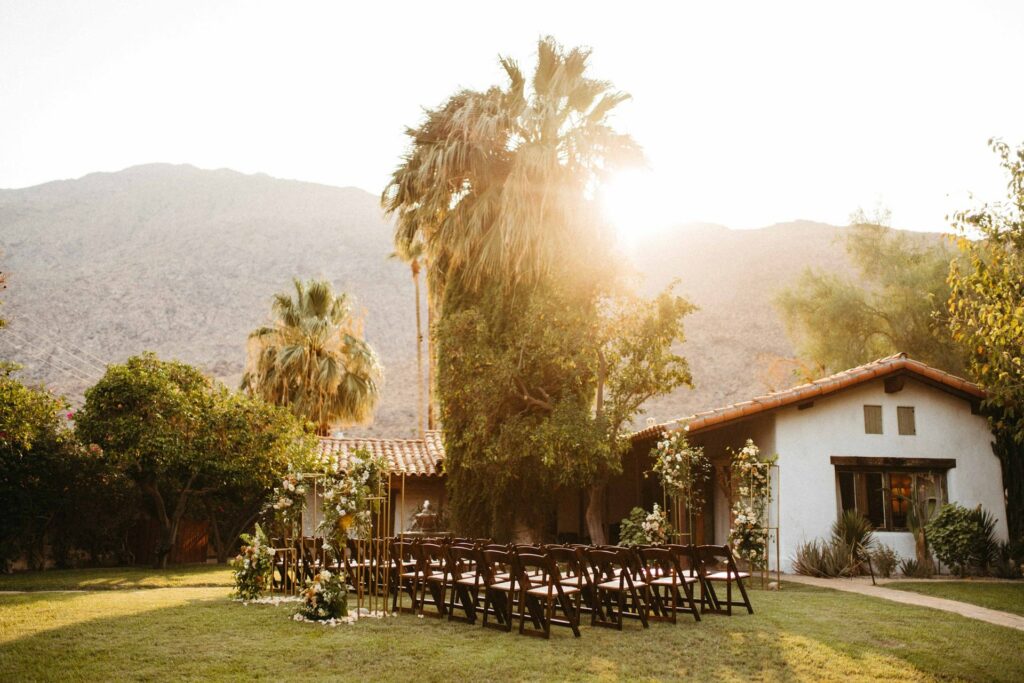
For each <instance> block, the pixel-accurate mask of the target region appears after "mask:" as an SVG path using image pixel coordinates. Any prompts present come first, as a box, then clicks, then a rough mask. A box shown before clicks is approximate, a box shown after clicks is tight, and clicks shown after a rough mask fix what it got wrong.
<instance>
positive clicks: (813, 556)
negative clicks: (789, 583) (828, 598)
mask: <svg viewBox="0 0 1024 683" xmlns="http://www.w3.org/2000/svg"><path fill="white" fill-rule="evenodd" d="M858 564H859V563H858V562H857V560H855V559H854V557H853V547H852V546H850V545H848V544H846V543H845V542H843V540H842V539H838V538H833V539H831V541H819V540H813V541H810V542H808V543H802V544H800V545H799V546H797V549H796V556H795V557H794V558H793V569H794V571H796V573H797V574H803V575H805V576H818V577H822V578H837V577H843V576H853V575H854V574H855V573H856V572H857V565H858Z"/></svg>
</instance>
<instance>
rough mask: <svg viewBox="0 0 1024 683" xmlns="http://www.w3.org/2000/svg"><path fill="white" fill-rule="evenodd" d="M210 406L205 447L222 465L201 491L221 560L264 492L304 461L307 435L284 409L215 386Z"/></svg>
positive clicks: (254, 515)
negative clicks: (217, 477)
mask: <svg viewBox="0 0 1024 683" xmlns="http://www.w3.org/2000/svg"><path fill="white" fill-rule="evenodd" d="M214 398H215V400H214V402H213V404H212V411H211V415H210V419H209V424H208V429H209V430H210V432H211V438H210V442H209V446H208V447H209V448H210V449H211V450H213V451H215V453H216V454H217V456H218V457H219V458H220V459H221V461H222V462H223V463H224V465H223V467H224V471H223V473H222V474H221V476H220V481H219V482H217V485H216V486H214V487H212V488H211V490H210V491H208V492H207V493H206V494H204V495H203V500H202V504H203V507H204V508H205V511H206V515H207V519H208V521H209V523H210V531H211V534H210V535H211V538H212V540H213V546H214V549H215V551H216V553H217V561H218V562H220V563H224V562H227V561H228V558H229V556H230V555H231V554H232V553H233V552H234V551H235V549H236V548H237V546H238V540H239V537H240V536H241V535H242V533H243V532H245V531H247V530H249V529H252V528H253V524H254V523H255V522H256V520H257V519H258V517H259V515H260V512H261V511H262V509H263V506H264V503H265V502H266V500H267V497H268V495H269V494H270V492H271V491H272V490H273V487H274V486H275V485H276V484H279V483H280V480H281V477H283V476H284V475H285V474H286V473H287V472H288V470H289V468H290V467H291V468H293V469H296V470H300V471H301V470H302V469H304V468H305V467H306V466H307V465H309V464H310V463H309V458H310V456H311V455H312V452H313V446H314V443H313V441H314V440H313V438H312V435H311V434H310V433H309V431H307V430H306V429H304V428H303V425H302V423H301V422H300V421H299V420H298V419H296V418H295V417H294V416H293V415H292V414H291V413H290V412H288V411H287V410H286V409H284V408H281V407H278V406H274V405H271V404H269V403H267V402H266V401H264V400H263V399H261V398H259V397H254V396H248V395H246V394H236V393H232V392H229V391H227V390H226V389H224V388H223V387H220V388H219V389H218V390H217V392H216V394H215V397H214Z"/></svg>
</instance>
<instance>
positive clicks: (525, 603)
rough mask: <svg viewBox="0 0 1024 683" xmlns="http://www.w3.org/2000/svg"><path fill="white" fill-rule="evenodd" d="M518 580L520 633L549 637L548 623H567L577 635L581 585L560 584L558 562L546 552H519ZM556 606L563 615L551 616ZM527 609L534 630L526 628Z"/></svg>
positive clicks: (578, 632)
mask: <svg viewBox="0 0 1024 683" xmlns="http://www.w3.org/2000/svg"><path fill="white" fill-rule="evenodd" d="M516 570H517V578H518V583H519V633H520V634H522V635H530V636H537V637H541V638H550V637H551V626H552V624H556V625H559V626H568V627H569V628H571V629H572V633H573V635H574V636H576V637H577V638H579V637H580V609H579V604H580V603H579V600H580V594H581V592H582V591H581V589H579V588H576V587H574V586H564V585H562V576H561V573H560V572H559V571H558V565H557V564H555V561H554V559H553V558H552V557H551V556H550V555H541V554H533V553H526V552H520V553H518V554H517V557H516ZM556 606H557V607H559V608H560V609H561V611H562V614H563V615H564V616H565V618H564V619H557V618H556V617H555V607H556ZM527 610H529V612H530V619H531V621H532V622H533V625H534V630H532V631H528V630H526V615H525V612H526V611H527Z"/></svg>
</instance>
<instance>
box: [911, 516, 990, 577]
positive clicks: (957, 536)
mask: <svg viewBox="0 0 1024 683" xmlns="http://www.w3.org/2000/svg"><path fill="white" fill-rule="evenodd" d="M994 529H995V518H994V517H992V515H990V514H989V513H988V512H986V511H984V510H982V509H981V506H980V505H979V506H978V507H977V508H975V509H973V510H969V509H967V508H965V507H963V506H962V505H958V504H956V503H952V504H949V505H943V506H942V509H940V510H939V514H938V515H936V516H935V519H933V520H932V521H931V522H929V523H928V525H927V527H925V533H926V534H927V537H928V542H929V543H930V544H931V547H932V549H933V550H934V551H935V556H936V557H938V558H939V560H940V561H941V562H942V563H944V564H946V565H947V566H949V567H950V568H951V569H954V570H955V571H956V572H957V573H958V574H959V575H960V576H966V574H967V570H968V568H969V567H972V566H973V567H978V568H979V569H981V570H985V569H987V567H988V565H989V564H990V563H991V562H992V560H993V559H995V552H996V550H997V549H998V543H997V542H996V540H995V538H994Z"/></svg>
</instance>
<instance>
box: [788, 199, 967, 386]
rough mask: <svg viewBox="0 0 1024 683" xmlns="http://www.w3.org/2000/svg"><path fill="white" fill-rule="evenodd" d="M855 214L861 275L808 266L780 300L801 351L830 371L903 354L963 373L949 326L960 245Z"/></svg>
mask: <svg viewBox="0 0 1024 683" xmlns="http://www.w3.org/2000/svg"><path fill="white" fill-rule="evenodd" d="M853 218H854V223H853V224H852V225H851V226H850V227H849V228H848V229H847V234H846V250H847V253H848V254H849V256H850V260H851V261H852V262H853V265H854V266H855V268H856V269H857V272H858V274H859V278H858V279H856V280H855V279H852V278H848V277H843V276H840V275H836V274H834V273H824V272H819V271H814V270H811V269H808V270H807V271H805V272H804V273H803V275H802V276H801V277H800V279H799V280H798V281H797V283H796V284H795V285H794V286H793V287H791V288H789V289H786V290H784V291H782V292H781V293H780V294H779V295H778V296H777V297H776V306H777V307H778V309H779V310H780V312H781V313H782V317H783V321H784V322H785V324H786V327H787V329H788V330H789V333H790V336H791V337H792V338H793V339H794V341H795V342H796V345H797V349H798V353H799V354H800V356H801V357H802V358H804V359H805V360H809V361H811V362H812V363H813V365H815V366H817V374H827V373H829V372H839V371H841V370H845V369H847V368H851V367H854V366H857V365H861V364H863V363H867V362H869V361H872V360H876V359H878V358H882V357H884V356H888V355H892V354H893V353H897V352H901V351H902V352H906V353H907V354H908V355H910V356H911V357H912V358H915V359H917V360H920V361H922V362H924V363H928V364H929V365H933V366H935V367H939V368H942V369H943V370H946V371H948V372H952V373H954V374H960V375H962V374H963V373H964V360H963V352H962V350H961V349H960V347H959V346H958V345H957V344H956V343H955V342H954V341H953V339H952V338H951V337H950V335H949V331H948V330H947V329H946V324H945V317H946V316H945V302H946V300H947V299H948V298H949V285H948V284H947V282H946V275H947V273H948V272H949V263H950V261H951V260H952V259H953V258H955V255H956V254H955V252H954V250H953V249H952V248H951V247H950V245H948V243H946V242H944V241H942V240H939V239H935V240H934V241H932V240H929V238H927V237H921V236H911V235H908V234H906V233H903V232H899V231H895V230H891V229H889V228H888V227H886V226H885V225H881V224H880V222H870V221H869V220H868V219H867V218H866V217H865V216H864V215H863V213H862V212H861V213H859V214H855V215H854V217H853Z"/></svg>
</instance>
